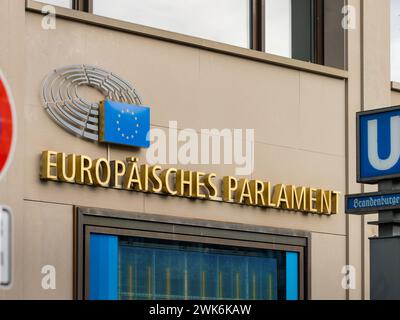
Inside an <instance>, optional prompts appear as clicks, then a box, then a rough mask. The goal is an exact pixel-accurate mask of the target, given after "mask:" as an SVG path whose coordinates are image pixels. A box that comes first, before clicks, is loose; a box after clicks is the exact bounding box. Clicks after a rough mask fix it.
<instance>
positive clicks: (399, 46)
mask: <svg viewBox="0 0 400 320" xmlns="http://www.w3.org/2000/svg"><path fill="white" fill-rule="evenodd" d="M391 66H392V81H396V82H400V0H391Z"/></svg>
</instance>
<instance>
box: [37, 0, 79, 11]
mask: <svg viewBox="0 0 400 320" xmlns="http://www.w3.org/2000/svg"><path fill="white" fill-rule="evenodd" d="M38 1H39V0H38ZM40 2H43V3H47V4H52V5H55V6H59V7H64V8H71V9H72V7H73V6H72V5H73V0H40Z"/></svg>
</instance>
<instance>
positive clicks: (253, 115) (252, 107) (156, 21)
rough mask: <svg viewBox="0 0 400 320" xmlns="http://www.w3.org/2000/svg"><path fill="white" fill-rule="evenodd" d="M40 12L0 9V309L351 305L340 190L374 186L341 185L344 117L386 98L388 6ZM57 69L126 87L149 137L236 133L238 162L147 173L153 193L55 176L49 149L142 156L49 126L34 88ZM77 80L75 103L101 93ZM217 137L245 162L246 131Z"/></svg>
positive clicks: (42, 8)
mask: <svg viewBox="0 0 400 320" xmlns="http://www.w3.org/2000/svg"><path fill="white" fill-rule="evenodd" d="M45 2H46V3H43V2H38V1H32V0H28V1H23V0H12V1H11V0H0V38H1V39H2V42H1V44H0V69H1V70H2V72H3V74H4V75H5V77H6V78H7V80H8V82H9V84H10V88H11V90H12V93H13V96H14V100H15V105H16V115H17V121H18V132H17V133H18V137H17V145H16V152H15V155H14V158H13V162H12V165H11V167H10V170H9V171H8V173H7V174H6V176H5V177H4V178H3V179H2V181H1V182H0V203H2V204H5V205H7V206H9V207H10V208H11V209H12V211H13V220H12V226H13V233H12V243H13V250H12V279H11V286H10V287H9V288H7V289H4V290H0V298H1V299H97V298H99V299H170V298H171V299H266V300H274V299H369V238H370V237H372V236H374V235H376V234H377V229H376V227H375V226H373V225H370V224H369V222H371V221H374V220H376V217H375V216H374V215H371V216H365V217H358V216H348V215H346V214H345V213H344V195H345V194H348V193H359V192H363V191H374V189H373V188H372V187H370V186H362V185H360V184H357V183H356V123H355V119H356V112H358V111H362V110H369V109H373V108H378V107H385V106H392V105H399V104H400V84H399V83H398V82H396V77H397V81H399V82H400V79H399V78H398V72H397V71H396V66H398V65H399V64H398V63H399V61H400V55H399V57H397V54H396V52H397V53H398V51H396V50H397V49H396V47H395V43H397V44H398V34H399V33H398V32H397V29H398V28H399V26H398V24H397V25H396V21H398V20H396V19H397V17H398V15H399V14H400V12H399V11H397V14H396V10H398V7H399V1H396V0H392V1H389V0H381V1H375V0H348V1H339V0H335V1H333V0H332V1H331V0H325V1H303V0H301V1H300V0H298V1H297V0H294V1H279V5H278V4H277V2H274V1H271V0H266V1H258V0H255V1H250V0H246V1H244V0H243V1H242V0H237V1H235V2H232V1H228V2H226V1H221V4H222V3H224V5H225V6H224V5H222V6H221V7H218V6H217V5H215V8H214V4H213V5H212V6H210V7H209V8H208V9H204V7H196V9H194V8H192V7H190V5H189V7H185V6H183V5H182V4H181V5H182V6H183V7H182V8H181V10H182V12H186V11H183V10H188V11H187V16H185V15H186V13H185V15H182V14H181V16H179V17H178V15H176V16H175V15H174V14H176V12H178V11H174V10H175V9H176V8H175V9H174V8H172V9H171V8H169V10H171V11H168V12H169V13H170V14H171V15H170V16H168V15H166V16H163V15H162V14H160V15H159V16H157V15H155V17H154V16H152V18H151V19H146V17H147V15H148V14H149V12H154V10H159V11H160V12H161V13H163V12H164V13H165V12H167V9H168V8H167V7H165V3H164V4H163V5H164V7H163V6H162V4H160V3H158V2H157V1H153V2H152V6H153V7H151V6H150V5H149V7H147V5H145V8H142V7H141V6H143V4H140V2H137V4H134V5H136V7H132V8H130V9H129V10H131V11H129V10H128V8H127V7H124V5H127V2H124V1H121V4H120V5H119V6H118V7H116V6H117V2H118V1H113V4H112V5H111V2H110V3H108V4H107V3H106V2H104V1H100V0H93V1H59V2H58V3H57V4H58V5H59V6H55V7H48V6H46V5H48V4H52V5H54V4H55V3H56V2H55V1H45ZM96 2H97V3H96ZM198 2H199V1H193V4H191V5H193V6H195V5H198ZM200 2H201V1H200ZM134 3H136V2H134ZM161 3H162V2H161ZM178 3H179V1H178V2H177V5H178V6H179V4H178ZM213 3H214V2H213ZM229 3H230V4H229ZM233 4H234V5H235V7H234V8H233V6H234V5H233ZM186 6H188V5H186ZM52 9H55V12H53V11H52ZM139 9H142V11H140V10H139ZM152 10H153V11H152ZM129 12H135V13H132V15H130V14H129ZM136 12H139V13H137V14H136ZM53 14H55V15H53ZM182 16H184V17H182ZM203 16H204V17H203ZM185 17H186V20H185V19H184V18H185ZM195 17H196V19H195ZM202 17H203V18H202ZM274 17H275V19H274ZM277 17H278V18H279V19H277ZM391 17H392V18H391ZM178 18H179V19H181V20H179V23H176V24H174V23H171V21H178V20H173V19H178ZM231 20H232V21H231ZM391 21H392V23H391ZM189 22H193V27H192V26H191V25H190V24H188V23H189ZM202 23H204V27H203V25H202ZM206 24H207V28H206V27H205V25H206ZM215 30H217V31H218V32H216V31H215ZM396 39H397V42H396ZM391 53H392V54H391ZM396 63H397V64H396ZM67 66H75V68H81V69H79V70H84V72H87V70H88V69H85V66H96V67H98V68H101V70H106V71H107V72H109V73H110V74H108V75H106V76H104V77H103V78H102V79H101V81H100V83H101V84H102V85H105V86H106V84H107V83H106V80H105V79H110V75H111V73H112V75H117V76H118V77H119V79H122V80H124V81H126V82H127V83H130V84H131V85H132V86H133V88H134V89H135V90H136V91H135V92H137V93H138V94H140V102H141V103H137V104H143V105H145V106H147V107H149V108H150V110H151V128H152V129H158V130H159V131H164V132H169V133H170V130H171V129H172V130H173V131H174V132H176V134H177V135H179V136H181V134H182V135H183V136H184V135H185V132H188V131H190V132H191V133H193V131H194V132H197V133H198V135H199V136H200V137H201V135H202V134H204V132H203V131H202V129H218V130H223V129H226V128H228V129H230V130H233V129H242V130H243V132H245V130H246V129H254V138H253V139H252V140H251V141H252V142H253V143H251V144H250V145H251V146H253V147H254V149H253V150H252V151H253V152H250V153H249V154H250V155H251V163H254V168H253V169H252V170H250V171H249V172H245V174H244V175H243V174H237V171H236V169H237V166H236V165H235V162H234V161H233V162H231V163H217V162H215V163H212V162H210V163H209V164H207V163H206V162H204V163H203V164H202V162H201V161H198V162H197V163H196V162H195V161H193V162H191V163H190V162H189V163H187V164H185V163H179V161H178V163H166V164H162V165H161V166H162V169H160V172H161V171H162V172H164V173H166V172H167V171H168V168H169V169H171V168H172V169H173V170H172V174H171V176H172V177H171V179H172V180H169V179H168V178H165V174H164V180H163V176H162V175H161V176H159V177H160V180H162V181H164V186H163V187H162V186H161V185H160V188H161V189H162V190H161V189H160V190H159V192H158V190H155V189H156V187H155V185H153V183H154V181H153V180H157V179H156V178H154V179H150V180H151V182H152V183H151V184H150V187H149V189H145V188H144V187H143V186H142V187H141V188H140V190H139V189H138V188H128V187H127V186H125V187H124V186H123V183H121V185H120V186H119V183H117V182H115V181H114V184H112V182H110V181H107V182H109V183H110V184H111V186H110V185H107V186H106V185H104V184H103V185H102V184H101V181H98V182H99V183H97V185H96V181H87V178H88V176H86V178H85V177H83V178H82V179H81V181H80V182H79V181H78V180H79V179H78V178H76V179H73V181H69V182H72V183H66V182H68V181H61V180H62V179H61V178H60V172H59V171H60V170H61V169H60V168H61V162H62V161H61V162H60V159H61V160H62V153H65V154H66V155H69V154H73V155H75V156H76V157H77V158H80V159H82V157H79V156H86V157H87V159H90V160H92V162H93V163H95V159H105V162H104V163H105V164H106V166H107V164H109V165H110V168H112V167H113V165H112V164H111V162H112V161H115V160H119V161H121V162H123V163H125V164H124V165H125V166H126V168H125V169H126V170H129V168H130V167H129V165H130V164H132V162H135V161H133V159H132V158H137V160H136V159H135V160H136V161H137V163H138V165H139V166H141V165H145V164H146V163H147V162H148V157H147V154H146V153H147V151H148V149H145V148H132V147H130V146H123V145H118V144H105V143H100V142H97V143H94V142H93V141H91V140H90V139H82V138H80V137H78V136H77V134H75V135H74V134H71V132H68V130H65V129H66V127H67V126H66V125H65V124H64V126H63V125H62V124H60V123H57V121H55V120H54V119H53V118H52V117H51V116H49V108H51V106H50V105H46V101H44V100H45V99H43V92H44V91H43V90H47V89H48V85H47V86H46V83H45V82H44V80H45V79H46V77H48V75H49V74H52V72H54V70H58V71H57V72H60V70H61V69H62V68H65V67H67ZM82 66H83V67H82ZM82 68H83V69H82ZM88 68H89V69H90V68H91V67H88ZM64 76H65V75H64ZM85 76H86V77H87V74H86V75H84V76H83V77H85ZM86 80H87V79H86ZM65 81H67V80H65ZM119 84H121V83H120V82H119ZM61 86H62V84H61ZM93 86H94V87H96V85H93V83H92V87H90V86H88V85H81V86H80V87H79V89H78V91H79V92H78V95H79V97H84V98H85V99H86V100H87V101H89V105H90V103H91V102H99V101H101V100H103V99H104V98H105V96H104V91H101V90H95V89H93ZM110 90H112V89H110ZM116 90H117V89H116ZM117 91H118V90H117ZM113 92H114V91H113ZM53 93H54V92H53ZM52 98H54V101H53V103H55V104H56V105H57V103H61V101H57V96H55V95H54V94H53V96H52ZM66 99H67V98H66ZM67 100H68V99H67ZM64 102H65V101H64ZM61 108H62V107H61ZM83 126H84V128H85V129H87V128H88V124H87V122H85V123H84V124H83ZM132 137H133V136H132ZM127 138H128V137H127ZM132 139H133V138H132ZM232 139H233V140H232V144H233V145H241V146H244V147H243V148H242V149H241V150H242V151H243V152H242V154H245V151H244V150H245V147H246V144H245V141H247V140H246V137H245V136H240V137H238V136H233V138H232ZM235 142H236V144H235ZM167 143H168V144H171V143H172V141H171V136H168V139H167ZM178 144H179V142H178ZM161 145H162V144H161ZM223 146H224V145H223V144H221V145H220V148H221V153H223V151H222V148H223ZM46 151H52V152H55V153H54V154H53V153H51V152H50V153H46ZM218 151H219V150H218ZM182 152H183V151H182ZM57 153H60V154H61V156H60V157H61V158H60V159H59V161H57ZM46 156H47V158H46ZM127 158H129V159H130V160H129V159H128V160H126V159H127ZM74 159H75V158H74ZM64 161H66V162H68V161H69V160H65V159H64ZM76 161H77V160H76ZM76 161H74V163H76V164H77V167H76V170H77V171H79V167H78V162H76ZM82 161H83V160H82ZM92 162H91V163H92ZM242 164H243V163H242ZM114 165H115V162H114ZM57 166H58V168H57V169H56V170H57V171H58V172H54V170H55V167H57ZM140 168H141V169H143V167H140ZM47 169H48V170H47ZM69 169H70V168H69ZM69 169H68V170H69ZM175 169H176V170H175ZM46 170H47V171H46ZM52 170H53V171H52ZM68 170H66V171H68ZM88 170H89V171H88V172H90V173H87V172H86V174H93V175H92V176H91V177H92V178H93V177H95V175H96V173H95V171H90V170H91V169H88ZM93 170H95V169H93ZM132 170H133V169H132ZM180 170H184V171H180ZM100 171H101V170H100ZM111 171H112V170H111ZM46 172H47V173H48V175H47V176H46ZM102 172H103V173H104V170H103V171H102ZM185 172H190V173H189V174H190V175H191V176H190V177H191V178H190V179H193V180H191V185H190V187H188V189H187V190H186V189H185V182H184V181H187V180H185V177H186V173H185ZM169 173H171V171H169ZM202 173H204V174H202ZM83 174H84V175H85V173H83ZM179 174H182V176H179ZM210 174H215V176H214V177H210ZM196 177H197V178H199V177H202V178H204V177H205V178H204V179H206V178H207V177H208V178H210V181H211V178H213V179H212V183H210V184H211V185H213V186H214V187H213V186H210V185H209V184H207V182H204V181H205V180H202V181H203V182H204V184H200V187H199V184H198V183H197V184H195V183H194V182H193V181H195V179H196ZM53 178H54V179H53ZM186 178H187V177H186ZM229 178H230V180H229ZM85 179H86V180H85ZM51 180H58V181H51ZM65 180H68V179H65ZM89 180H90V179H89ZM95 180H96V178H95ZM100 180H101V179H100ZM111 180H112V179H111ZM157 181H158V180H157ZM171 181H172V182H171ZM179 181H181V182H182V181H183V182H182V185H181V188H182V190H180V187H179V186H178V185H179ZM246 181H247V182H248V183H249V184H248V190H247V191H248V192H246V189H245V186H246V183H247V182H246ZM259 181H261V182H262V183H263V182H269V183H270V187H271V190H270V191H271V192H270V195H271V199H268V200H267V199H266V198H268V195H267V192H266V191H265V189H263V191H261V189H257V187H256V186H257V183H258V182H259ZM168 182H169V184H168ZM197 182H198V181H197ZM252 183H253V184H252ZM165 184H166V185H167V186H165ZM130 186H131V184H130V183H129V187H130ZM168 186H169V187H170V188H169V189H168ZM263 186H264V187H265V188H266V186H268V184H263ZM294 186H296V187H294ZM196 187H199V188H200V189H207V191H204V190H203V191H204V193H202V192H201V191H199V190H200V189H197V190H196V191H194V189H196ZM207 187H208V188H207ZM229 187H230V188H231V189H232V194H231V193H229V194H228V193H227V189H228V188H229ZM241 187H242V188H243V189H242V192H241V193H240V188H241ZM291 188H292V189H291ZM123 189H129V190H123ZM213 190H214V191H215V194H212V193H213V192H212V191H213ZM243 190H244V191H243ZM257 190H258V191H259V192H260V193H258V194H257V192H256V191H257ZM276 190H280V192H278V191H276ZM297 190H298V192H299V193H296V192H297ZM302 191H304V194H303V196H304V198H301V197H302V194H301V192H302ZM187 192H189V193H190V194H187ZM291 192H292V193H291ZM239 193H240V194H239ZM261 193H262V194H263V195H264V196H265V198H263V199H261ZM238 194H239V195H238ZM293 194H294V196H293V197H291V196H292V195H293ZM213 196H214V197H213ZM230 196H231V199H229V198H230ZM251 196H253V197H252V199H250V198H251ZM291 199H292V200H291ZM293 199H294V201H298V202H297V206H296V203H290V202H291V201H293ZM336 200H337V201H336ZM257 201H258V203H256V202H257ZM267 201H270V205H269V206H268V205H267V204H265V202H267ZM263 202H264V203H263ZM260 203H261V205H260ZM262 204H265V205H262ZM279 204H280V205H279ZM53 275H54V279H53V278H52V276H53ZM53 280H55V284H56V285H55V288H54V287H52V284H53V283H52V282H53Z"/></svg>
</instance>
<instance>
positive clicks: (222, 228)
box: [74, 207, 311, 300]
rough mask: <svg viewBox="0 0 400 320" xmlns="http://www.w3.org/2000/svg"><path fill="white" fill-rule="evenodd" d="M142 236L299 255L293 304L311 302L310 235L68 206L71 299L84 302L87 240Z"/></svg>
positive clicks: (307, 233) (88, 253) (227, 223)
mask: <svg viewBox="0 0 400 320" xmlns="http://www.w3.org/2000/svg"><path fill="white" fill-rule="evenodd" d="M92 233H96V234H107V235H116V236H132V237H147V238H152V239H160V240H179V241H187V242H195V243H204V244H223V245H227V246H240V247H246V248H255V249H269V250H282V251H291V252H297V253H298V254H299V275H298V279H299V300H308V299H310V297H311V291H310V290H311V267H310V263H311V235H310V233H309V232H305V231H295V230H284V229H276V228H268V227H258V226H252V225H245V224H235V223H229V222H217V221H207V220H197V219H196V220H194V219H187V218H177V217H165V216H162V215H152V214H141V213H133V212H123V211H115V210H108V209H96V208H86V207H74V298H75V299H78V300H86V299H89V297H90V292H89V288H90V284H89V272H90V265H89V261H90V235H91V234H92Z"/></svg>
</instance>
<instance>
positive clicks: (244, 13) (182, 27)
mask: <svg viewBox="0 0 400 320" xmlns="http://www.w3.org/2000/svg"><path fill="white" fill-rule="evenodd" d="M93 4H94V13H95V14H98V15H102V16H108V17H113V18H116V19H120V20H125V21H130V22H134V23H138V24H142V25H146V26H150V27H155V28H160V29H165V30H169V31H174V32H179V33H184V34H187V35H192V36H196V37H200V38H205V39H210V40H215V41H219V42H225V43H229V44H233V45H237V46H242V47H248V45H249V0H145V1H144V0H112V1H110V0H94V1H93Z"/></svg>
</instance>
